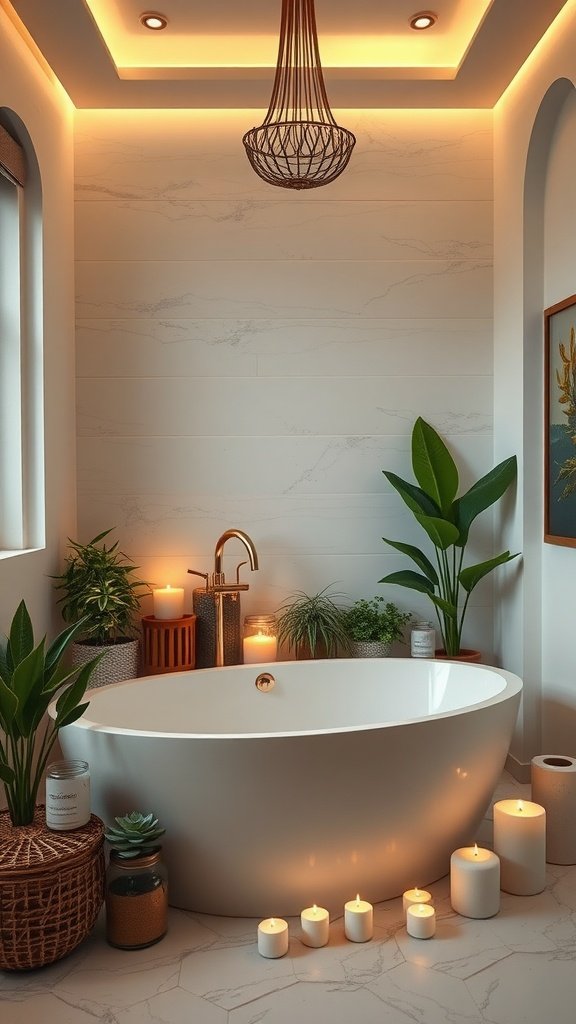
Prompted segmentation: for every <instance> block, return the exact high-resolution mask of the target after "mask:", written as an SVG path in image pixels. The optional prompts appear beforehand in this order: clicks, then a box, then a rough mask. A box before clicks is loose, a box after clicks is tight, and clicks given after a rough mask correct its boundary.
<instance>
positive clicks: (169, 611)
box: [152, 583, 184, 619]
mask: <svg viewBox="0 0 576 1024" xmlns="http://www.w3.org/2000/svg"><path fill="white" fill-rule="evenodd" d="M152 598H153V601H154V618H155V619H181V618H182V616H183V615H184V588H183V587H171V586H170V584H169V583H168V584H166V586H165V587H160V588H159V589H158V590H154V591H153V592H152Z"/></svg>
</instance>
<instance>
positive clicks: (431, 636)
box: [410, 622, 436, 658]
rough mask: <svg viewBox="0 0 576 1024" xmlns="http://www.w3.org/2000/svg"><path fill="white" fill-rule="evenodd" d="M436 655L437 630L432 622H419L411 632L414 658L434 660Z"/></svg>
mask: <svg viewBox="0 0 576 1024" xmlns="http://www.w3.org/2000/svg"><path fill="white" fill-rule="evenodd" d="M435 654H436V630H435V629H434V626H433V625H432V623H431V622H417V623H416V624H415V625H414V626H413V627H412V630H411V632H410V655H411V657H412V658H433V657H434V656H435Z"/></svg>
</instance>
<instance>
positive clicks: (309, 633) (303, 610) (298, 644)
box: [278, 584, 348, 658]
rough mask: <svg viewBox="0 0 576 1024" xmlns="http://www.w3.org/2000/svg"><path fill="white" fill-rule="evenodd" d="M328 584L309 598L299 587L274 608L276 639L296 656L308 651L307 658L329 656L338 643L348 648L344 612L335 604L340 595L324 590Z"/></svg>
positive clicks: (328, 587)
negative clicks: (276, 618) (276, 626)
mask: <svg viewBox="0 0 576 1024" xmlns="http://www.w3.org/2000/svg"><path fill="white" fill-rule="evenodd" d="M331 586H333V584H329V585H328V586H327V587H324V589H323V590H320V591H319V592H318V593H317V594H314V595H313V596H312V597H310V596H309V595H308V594H306V593H304V592H303V591H301V590H298V591H296V593H295V594H294V595H293V596H292V597H290V598H288V600H286V601H285V602H284V604H282V605H281V606H280V608H279V609H278V642H279V643H281V644H282V643H285V644H286V645H287V647H288V650H289V651H292V650H293V651H294V652H295V654H296V657H298V656H299V655H300V656H302V655H303V653H304V652H306V651H308V652H309V656H310V657H311V658H318V657H322V656H323V654H324V656H325V657H333V656H334V655H335V654H336V653H337V651H338V646H339V645H341V646H342V647H344V648H347V647H348V634H347V632H346V629H345V627H344V612H343V609H342V608H340V607H339V606H338V605H337V604H336V603H335V598H339V597H343V596H344V595H343V594H339V593H332V594H328V593H327V591H328V590H330V587H331Z"/></svg>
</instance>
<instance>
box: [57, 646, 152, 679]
mask: <svg viewBox="0 0 576 1024" xmlns="http://www.w3.org/2000/svg"><path fill="white" fill-rule="evenodd" d="M102 652H104V657H103V658H102V661H101V662H100V664H99V665H97V666H96V668H95V669H94V672H93V673H92V675H91V676H90V682H89V683H88V689H89V690H91V689H93V688H94V687H95V686H107V685H108V684H109V683H120V682H122V680H123V679H135V678H136V676H137V675H138V672H139V669H140V640H128V639H127V640H124V641H122V642H121V643H115V644H99V643H90V642H88V641H83V642H82V643H78V644H72V645H71V647H70V656H71V658H72V664H73V665H85V664H86V662H87V661H91V660H92V658H94V657H95V655H97V654H101V653H102Z"/></svg>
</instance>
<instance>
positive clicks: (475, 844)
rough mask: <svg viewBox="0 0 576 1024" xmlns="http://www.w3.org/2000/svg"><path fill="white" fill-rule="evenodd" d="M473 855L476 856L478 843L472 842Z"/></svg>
mask: <svg viewBox="0 0 576 1024" xmlns="http://www.w3.org/2000/svg"><path fill="white" fill-rule="evenodd" d="M474 856H475V857H477V856H478V843H474Z"/></svg>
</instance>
